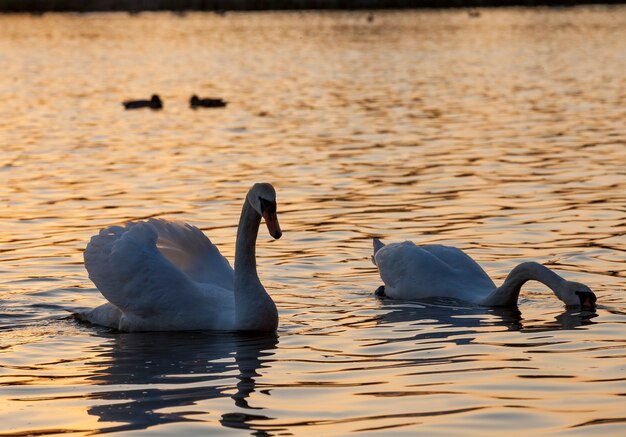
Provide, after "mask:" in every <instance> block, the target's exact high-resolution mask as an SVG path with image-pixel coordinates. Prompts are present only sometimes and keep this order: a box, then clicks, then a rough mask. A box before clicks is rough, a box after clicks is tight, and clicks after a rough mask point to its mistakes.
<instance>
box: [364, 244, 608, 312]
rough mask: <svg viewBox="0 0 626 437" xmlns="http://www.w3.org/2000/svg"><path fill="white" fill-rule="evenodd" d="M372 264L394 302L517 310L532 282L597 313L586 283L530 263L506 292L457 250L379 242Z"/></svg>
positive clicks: (517, 273)
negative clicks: (438, 301) (444, 301)
mask: <svg viewBox="0 0 626 437" xmlns="http://www.w3.org/2000/svg"><path fill="white" fill-rule="evenodd" d="M372 262H373V263H374V264H375V265H376V266H377V267H378V272H379V273H380V277H381V279H382V280H383V282H384V284H385V285H384V286H381V287H379V288H378V290H376V294H377V295H379V296H388V297H390V298H393V299H408V300H412V299H424V298H429V297H448V298H454V299H458V300H462V301H465V302H469V303H474V304H479V305H485V306H515V305H517V298H518V296H519V293H520V290H521V288H522V285H524V283H526V281H529V280H536V281H539V282H541V283H543V284H545V285H546V286H548V287H549V288H550V289H551V290H552V291H553V292H554V294H555V295H556V297H558V298H559V299H560V300H561V301H563V302H564V303H565V305H567V306H572V307H573V306H581V307H583V309H589V310H594V309H595V302H596V296H595V295H594V294H593V292H592V291H591V290H590V289H589V287H587V286H586V285H584V284H580V283H578V282H573V281H566V280H565V279H563V278H562V277H560V276H559V275H557V274H556V273H555V272H553V271H552V270H550V269H549V268H547V267H545V266H543V265H541V264H539V263H536V262H524V263H522V264H520V265H518V266H517V267H515V268H514V269H513V270H512V271H511V273H509V275H508V276H507V278H506V279H505V281H504V283H503V284H502V285H501V286H500V287H496V285H495V284H494V283H493V281H492V280H491V279H490V278H489V276H487V273H485V271H484V270H483V269H482V268H481V267H480V266H479V265H478V263H476V261H474V260H473V259H472V258H470V257H469V256H468V255H467V254H465V253H464V252H463V251H462V250H460V249H457V248H456V247H449V246H441V245H438V244H427V245H423V246H417V245H416V244H414V243H412V242H410V241H405V242H402V243H391V244H388V245H384V244H383V243H382V242H381V241H380V240H379V239H377V238H375V239H374V255H373V256H372Z"/></svg>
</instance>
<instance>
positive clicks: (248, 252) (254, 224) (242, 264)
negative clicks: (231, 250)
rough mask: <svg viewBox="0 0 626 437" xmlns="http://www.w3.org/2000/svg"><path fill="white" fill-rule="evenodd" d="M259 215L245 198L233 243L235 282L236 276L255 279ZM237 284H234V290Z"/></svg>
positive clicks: (257, 279) (257, 278) (256, 277)
mask: <svg viewBox="0 0 626 437" xmlns="http://www.w3.org/2000/svg"><path fill="white" fill-rule="evenodd" d="M260 224H261V215H260V214H259V213H258V212H256V211H255V210H254V208H253V207H252V206H251V205H250V202H248V200H247V199H246V200H245V201H244V203H243V208H241V216H240V217H239V227H238V228H237V242H236V244H235V282H236V281H237V278H238V277H239V279H243V278H244V277H245V278H247V279H256V281H259V276H258V275H257V272H256V238H257V235H258V234H259V225H260ZM236 289H237V286H236V285H235V290H236Z"/></svg>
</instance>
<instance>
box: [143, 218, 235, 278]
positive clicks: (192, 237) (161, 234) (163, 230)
mask: <svg viewBox="0 0 626 437" xmlns="http://www.w3.org/2000/svg"><path fill="white" fill-rule="evenodd" d="M148 224H149V225H150V226H151V227H152V229H153V230H154V231H155V232H156V234H157V236H158V237H157V242H156V245H157V247H158V249H159V250H160V251H161V253H162V254H163V255H164V256H165V257H166V258H167V259H168V260H169V261H170V262H171V263H172V264H174V265H175V266H177V267H178V268H179V269H180V270H182V271H183V272H185V273H186V274H187V275H188V276H189V277H190V278H191V279H193V280H194V281H197V282H203V283H208V284H215V285H219V286H220V287H223V288H226V289H229V290H232V289H233V280H234V271H233V268H232V267H231V266H230V263H229V262H228V260H227V259H226V258H224V256H222V254H221V253H220V251H219V249H218V248H217V246H215V245H214V244H213V243H212V242H211V240H209V238H208V237H207V236H206V235H204V233H203V232H202V231H201V230H200V229H198V228H197V227H195V226H192V225H190V224H187V223H183V222H176V221H166V220H162V219H150V220H148Z"/></svg>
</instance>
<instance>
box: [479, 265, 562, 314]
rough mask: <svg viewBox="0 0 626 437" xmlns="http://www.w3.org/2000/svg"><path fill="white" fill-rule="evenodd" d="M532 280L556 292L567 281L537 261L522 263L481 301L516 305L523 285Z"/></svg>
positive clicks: (501, 304) (484, 303)
mask: <svg viewBox="0 0 626 437" xmlns="http://www.w3.org/2000/svg"><path fill="white" fill-rule="evenodd" d="M530 280H535V281H539V282H541V283H542V284H544V285H546V286H547V287H548V288H550V289H551V290H552V291H553V292H554V293H555V294H557V290H558V288H559V286H560V285H561V284H562V283H563V282H564V281H565V279H563V278H561V277H560V276H559V275H557V274H556V273H554V272H553V271H552V270H550V269H549V268H547V267H546V266H543V265H541V264H539V263H536V262H525V263H521V264H520V265H518V266H517V267H515V268H514V269H513V270H511V273H509V275H508V276H507V277H506V279H505V280H504V282H503V283H502V285H501V286H500V287H498V288H497V289H496V290H494V291H493V292H491V293H490V294H489V295H487V297H486V298H485V299H484V300H483V301H482V302H481V303H482V304H483V305H490V306H515V305H517V298H518V297H519V293H520V290H521V289H522V285H524V284H525V283H526V282H528V281H530Z"/></svg>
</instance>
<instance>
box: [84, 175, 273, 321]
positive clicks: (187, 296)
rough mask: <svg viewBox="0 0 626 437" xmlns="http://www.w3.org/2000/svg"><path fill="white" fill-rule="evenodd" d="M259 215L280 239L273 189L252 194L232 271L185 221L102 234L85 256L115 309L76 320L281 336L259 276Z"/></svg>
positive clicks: (108, 307) (99, 309) (133, 226)
mask: <svg viewBox="0 0 626 437" xmlns="http://www.w3.org/2000/svg"><path fill="white" fill-rule="evenodd" d="M261 217H263V218H264V219H265V223H266V225H267V228H268V230H269V233H270V235H271V236H272V237H274V238H280V236H281V235H282V232H281V230H280V226H279V224H278V219H277V217H276V192H275V191H274V187H272V186H271V185H270V184H255V185H254V186H253V187H252V188H251V189H250V191H249V192H248V194H247V196H246V199H245V201H244V204H243V208H242V211H241V218H240V219H239V227H238V229H237V242H236V247H235V269H234V271H233V268H232V267H231V266H230V264H229V263H228V261H227V260H226V258H224V257H223V256H222V255H221V254H220V251H219V250H218V248H217V247H216V246H215V245H213V243H211V241H210V240H209V239H208V238H207V237H206V236H205V235H204V234H203V233H202V231H200V230H199V229H198V228H196V227H194V226H191V225H188V224H185V223H180V222H169V221H165V220H156V219H150V220H148V221H145V222H137V223H129V224H127V225H126V226H124V227H121V226H112V227H109V228H106V229H103V230H102V231H100V234H99V235H96V236H94V237H92V239H91V241H90V242H89V244H88V245H87V249H86V250H85V253H84V258H85V267H86V268H87V271H88V272H89V278H90V279H91V280H92V281H93V282H94V284H96V286H97V287H98V289H99V290H100V292H101V293H102V295H103V296H104V297H105V298H106V299H107V300H108V301H109V303H105V304H104V305H100V306H99V307H97V308H94V309H92V310H89V311H85V312H82V313H79V314H77V316H78V317H79V318H80V319H82V320H85V321H88V322H91V323H95V324H98V325H103V326H108V327H111V328H114V329H118V330H121V331H181V330H196V329H203V330H204V329H207V330H225V331H275V330H276V328H277V326H278V312H277V310H276V305H275V304H274V301H273V300H272V298H271V297H270V296H269V295H268V294H267V292H266V291H265V289H264V288H263V285H262V284H261V281H260V280H259V277H258V275H257V270H256V255H255V245H256V238H257V234H258V231H259V225H260V223H261Z"/></svg>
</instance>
